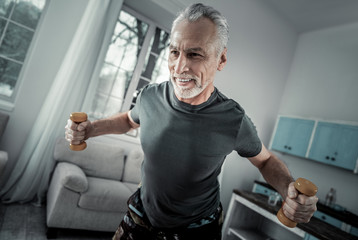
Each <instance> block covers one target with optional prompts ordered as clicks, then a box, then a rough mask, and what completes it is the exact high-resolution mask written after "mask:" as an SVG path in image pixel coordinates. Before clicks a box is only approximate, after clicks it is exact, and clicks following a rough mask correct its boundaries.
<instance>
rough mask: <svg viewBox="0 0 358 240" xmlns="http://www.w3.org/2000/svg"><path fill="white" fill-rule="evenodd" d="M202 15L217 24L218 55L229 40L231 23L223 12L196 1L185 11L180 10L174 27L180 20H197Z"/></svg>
mask: <svg viewBox="0 0 358 240" xmlns="http://www.w3.org/2000/svg"><path fill="white" fill-rule="evenodd" d="M201 17H206V18H208V19H210V20H211V21H213V22H214V24H215V25H216V29H217V31H216V34H217V38H218V40H219V41H218V47H217V52H218V55H219V54H220V53H221V52H222V51H223V50H224V48H226V46H227V42H228V40H229V25H228V23H227V21H226V18H225V17H224V16H223V15H221V13H220V12H219V11H218V10H216V9H214V8H213V7H210V6H205V5H204V4H202V3H195V4H192V5H190V6H189V7H187V8H185V9H184V10H183V11H181V12H179V15H178V16H177V18H176V19H175V20H174V21H173V25H172V31H173V28H174V27H175V26H176V24H178V23H179V22H181V21H183V20H187V21H189V22H195V21H197V20H199V19H200V18H201Z"/></svg>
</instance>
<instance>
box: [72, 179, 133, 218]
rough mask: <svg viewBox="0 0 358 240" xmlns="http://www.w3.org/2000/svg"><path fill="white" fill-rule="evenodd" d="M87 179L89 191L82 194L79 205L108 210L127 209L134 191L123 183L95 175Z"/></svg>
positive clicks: (86, 207) (120, 210)
mask: <svg viewBox="0 0 358 240" xmlns="http://www.w3.org/2000/svg"><path fill="white" fill-rule="evenodd" d="M87 180H88V191H87V192H85V193H82V194H81V197H80V200H79V202H78V206H79V207H81V208H85V209H89V210H95V211H106V212H126V211H127V209H128V208H127V200H128V198H129V197H130V196H131V195H132V192H131V191H130V190H129V188H128V187H126V186H125V185H124V184H123V183H121V182H119V181H114V180H109V179H103V178H94V177H88V178H87Z"/></svg>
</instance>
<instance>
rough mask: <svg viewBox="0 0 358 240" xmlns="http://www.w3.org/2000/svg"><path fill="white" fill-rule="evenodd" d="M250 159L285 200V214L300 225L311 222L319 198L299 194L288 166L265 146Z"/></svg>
mask: <svg viewBox="0 0 358 240" xmlns="http://www.w3.org/2000/svg"><path fill="white" fill-rule="evenodd" d="M248 159H249V160H250V161H251V163H252V164H253V165H255V166H256V167H257V168H258V169H259V170H260V172H261V174H262V176H263V177H264V179H265V180H266V182H267V183H269V184H270V185H271V186H272V187H274V188H275V189H276V190H277V191H278V192H279V193H280V194H281V196H282V198H283V199H284V200H285V202H286V203H285V204H284V206H283V212H284V214H285V215H286V216H287V217H288V218H289V219H291V220H293V221H295V222H298V223H301V222H303V223H306V222H309V220H310V219H311V217H312V215H313V213H314V212H315V211H316V210H317V207H316V203H317V201H318V198H317V197H316V196H313V197H307V196H305V195H303V194H299V192H297V190H296V188H295V187H294V184H293V183H294V179H293V178H292V176H291V174H290V171H289V170H288V168H287V166H286V165H285V164H284V163H283V162H282V161H281V160H280V159H279V158H278V157H277V156H276V155H274V154H273V153H272V152H270V151H268V150H267V148H266V147H265V146H264V145H263V144H262V149H261V152H260V153H259V154H258V155H256V156H255V157H251V158H248Z"/></svg>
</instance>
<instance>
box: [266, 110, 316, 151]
mask: <svg viewBox="0 0 358 240" xmlns="http://www.w3.org/2000/svg"><path fill="white" fill-rule="evenodd" d="M314 125H315V121H314V120H308V119H299V118H290V117H280V118H279V120H278V123H277V128H276V133H275V137H274V139H273V142H272V145H271V148H272V149H274V150H277V151H280V152H285V153H289V154H292V155H296V156H300V157H305V156H306V153H307V149H308V145H309V142H310V139H311V135H312V131H313V128H314Z"/></svg>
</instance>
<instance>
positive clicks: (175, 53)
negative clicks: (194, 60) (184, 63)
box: [170, 50, 179, 55]
mask: <svg viewBox="0 0 358 240" xmlns="http://www.w3.org/2000/svg"><path fill="white" fill-rule="evenodd" d="M170 54H172V55H178V54H179V52H178V51H176V50H172V51H170Z"/></svg>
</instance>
